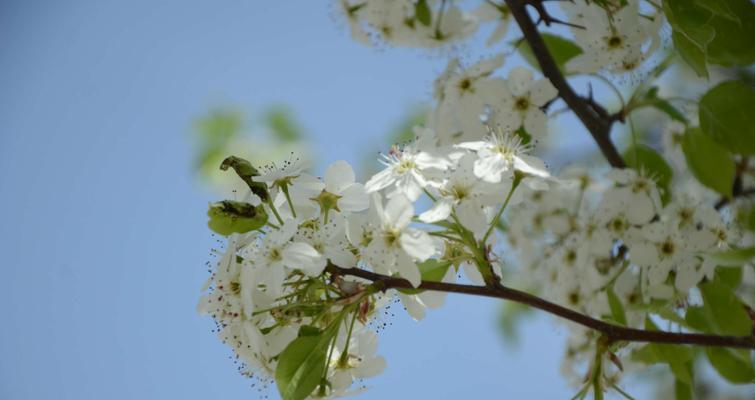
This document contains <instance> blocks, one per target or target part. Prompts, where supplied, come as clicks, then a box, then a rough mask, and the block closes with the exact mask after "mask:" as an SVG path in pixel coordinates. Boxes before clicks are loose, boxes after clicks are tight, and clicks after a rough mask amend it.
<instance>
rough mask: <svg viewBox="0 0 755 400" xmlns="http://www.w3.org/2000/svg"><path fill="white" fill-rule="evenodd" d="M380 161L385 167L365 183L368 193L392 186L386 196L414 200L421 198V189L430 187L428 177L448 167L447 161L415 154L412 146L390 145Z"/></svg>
mask: <svg viewBox="0 0 755 400" xmlns="http://www.w3.org/2000/svg"><path fill="white" fill-rule="evenodd" d="M382 156H383V160H380V162H381V163H382V164H383V165H385V166H386V167H387V168H386V169H384V170H382V171H380V172H378V173H377V174H375V175H373V176H372V178H370V180H368V181H367V183H366V184H365V188H366V189H367V192H368V193H373V192H377V191H379V190H382V189H385V188H387V187H389V186H394V188H393V190H391V191H389V192H388V197H393V196H395V195H397V194H398V195H403V196H406V197H407V198H408V199H409V200H411V201H415V200H417V199H418V198H419V197H420V196H421V195H422V190H423V189H424V188H425V187H427V186H428V185H431V184H433V182H432V181H431V178H430V176H429V174H432V173H433V172H438V171H441V170H444V169H446V168H448V164H449V161H448V160H445V159H443V158H441V157H438V156H435V155H432V154H430V153H428V152H424V151H417V150H415V149H414V146H407V147H405V148H404V149H403V150H400V149H398V148H397V147H396V146H394V147H393V148H392V149H391V152H390V153H389V154H387V155H385V154H383V155H382Z"/></svg>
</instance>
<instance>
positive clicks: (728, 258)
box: [708, 246, 755, 266]
mask: <svg viewBox="0 0 755 400" xmlns="http://www.w3.org/2000/svg"><path fill="white" fill-rule="evenodd" d="M708 257H709V258H712V259H713V260H714V261H716V262H717V263H718V264H719V265H725V266H740V265H744V264H745V263H747V262H749V261H751V260H753V259H755V246H753V247H743V248H732V249H730V250H727V251H724V252H720V253H712V254H709V255H708Z"/></svg>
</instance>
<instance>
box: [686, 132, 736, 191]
mask: <svg viewBox="0 0 755 400" xmlns="http://www.w3.org/2000/svg"><path fill="white" fill-rule="evenodd" d="M682 150H683V151H684V157H685V158H686V160H687V166H688V167H689V169H690V171H691V172H692V174H693V175H695V178H697V180H698V181H699V182H700V183H702V184H703V185H705V186H707V187H709V188H711V189H713V190H715V191H716V192H718V193H720V194H722V195H724V196H726V197H731V196H732V185H733V183H734V174H735V173H736V168H735V166H734V160H733V159H732V156H731V154H730V153H729V152H728V151H727V150H726V149H725V148H723V147H721V146H719V145H718V144H717V143H716V142H715V141H713V139H711V138H710V137H709V136H707V135H705V134H704V133H703V132H702V130H700V128H690V129H687V131H686V132H684V137H683V139H682Z"/></svg>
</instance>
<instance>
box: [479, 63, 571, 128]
mask: <svg viewBox="0 0 755 400" xmlns="http://www.w3.org/2000/svg"><path fill="white" fill-rule="evenodd" d="M557 95H558V91H557V90H556V88H555V87H553V84H551V82H550V80H548V78H543V79H540V80H538V81H534V82H533V79H532V72H530V70H528V69H526V68H523V67H516V68H514V69H512V70H511V72H509V77H508V80H507V81H506V85H505V87H503V88H501V90H500V93H499V94H498V98H499V102H497V103H496V104H495V105H494V107H493V113H492V119H491V124H495V125H497V126H501V127H504V128H506V129H507V130H516V129H519V128H520V127H524V129H525V130H526V131H527V133H528V134H530V135H532V137H534V138H541V137H543V136H544V135H545V132H546V124H547V121H548V118H547V116H546V115H545V112H543V110H542V109H541V107H543V106H544V105H545V104H546V103H548V102H549V101H551V100H552V99H554V98H555V97H556V96H557Z"/></svg>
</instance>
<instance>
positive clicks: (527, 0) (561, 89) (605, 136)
mask: <svg viewBox="0 0 755 400" xmlns="http://www.w3.org/2000/svg"><path fill="white" fill-rule="evenodd" d="M505 1H506V4H507V5H508V7H509V10H510V11H511V15H513V16H514V19H515V20H516V23H517V24H518V25H519V28H520V29H521V30H522V34H523V35H524V38H525V40H527V43H528V44H529V46H530V49H532V53H533V54H534V55H535V58H536V59H537V62H538V63H539V64H540V69H541V70H542V71H543V75H545V76H546V77H547V78H548V79H550V81H551V83H552V84H553V86H555V87H556V89H557V90H558V95H559V96H560V97H561V98H562V99H564V102H565V103H566V105H567V106H569V108H571V110H572V111H574V114H575V115H576V116H577V118H579V120H580V121H582V124H584V126H585V128H587V130H588V131H590V134H591V135H592V137H593V139H595V142H596V143H597V144H598V147H600V151H601V152H602V153H603V156H605V158H606V160H608V162H609V163H610V164H611V166H613V167H615V168H624V167H626V164H625V163H624V160H623V159H622V158H621V155H620V154H619V152H618V150H616V146H614V144H613V142H612V141H611V137H610V134H611V126H612V125H613V122H614V121H616V120H617V118H612V117H611V116H610V115H608V114H607V113H606V112H605V110H604V109H603V108H602V107H600V106H597V107H596V103H595V102H594V101H592V99H587V98H584V97H580V96H579V95H577V93H575V92H574V89H572V87H571V86H570V85H569V83H568V82H567V81H566V78H564V75H563V74H562V73H561V70H559V68H558V66H557V65H556V62H555V61H554V60H553V56H551V54H550V52H549V51H548V48H547V47H546V46H545V42H544V41H543V37H542V36H540V32H538V30H537V26H536V25H535V23H534V22H533V21H532V20H531V19H530V16H529V14H527V9H526V5H527V4H532V5H533V6H534V7H536V9H537V7H538V5H539V6H540V8H541V9H542V3H540V2H538V0H505ZM546 15H547V14H546ZM540 18H545V17H543V14H542V13H541V14H540ZM546 22H547V21H546Z"/></svg>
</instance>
